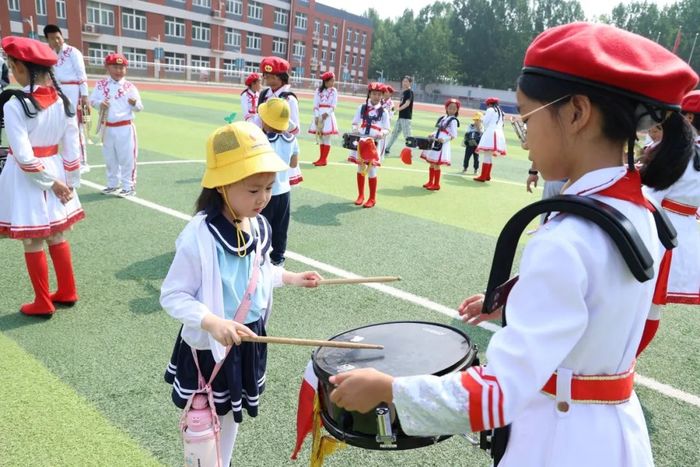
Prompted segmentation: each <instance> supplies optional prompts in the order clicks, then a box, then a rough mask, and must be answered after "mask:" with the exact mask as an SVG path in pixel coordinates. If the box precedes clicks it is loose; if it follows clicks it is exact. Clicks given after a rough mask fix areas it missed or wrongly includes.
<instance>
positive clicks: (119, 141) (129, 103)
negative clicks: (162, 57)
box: [90, 53, 143, 196]
mask: <svg viewBox="0 0 700 467" xmlns="http://www.w3.org/2000/svg"><path fill="white" fill-rule="evenodd" d="M128 64H129V62H128V61H127V60H126V58H125V57H124V56H123V55H122V54H118V53H111V54H109V55H107V57H105V66H106V68H107V72H108V73H109V78H103V79H101V80H100V81H98V82H97V84H96V85H95V89H93V90H92V95H91V96H90V104H91V105H92V106H93V107H94V108H96V109H100V116H101V119H103V120H104V121H101V122H100V124H101V126H102V131H104V137H103V146H102V155H103V156H104V158H105V170H106V172H107V187H106V188H105V189H104V190H102V193H104V194H110V193H117V192H118V194H119V195H120V196H133V195H135V194H136V159H137V158H138V150H139V147H138V144H137V140H136V126H134V118H135V115H134V112H140V111H142V110H143V103H142V102H141V96H140V95H139V91H138V89H136V86H134V85H133V84H132V83H131V82H129V81H127V80H126V78H125V76H126V67H127V65H128ZM120 183H121V187H122V189H121V191H118V190H119V184H120Z"/></svg>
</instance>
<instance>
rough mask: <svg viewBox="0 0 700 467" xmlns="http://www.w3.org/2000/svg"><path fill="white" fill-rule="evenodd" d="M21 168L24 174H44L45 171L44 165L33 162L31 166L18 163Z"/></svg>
mask: <svg viewBox="0 0 700 467" xmlns="http://www.w3.org/2000/svg"><path fill="white" fill-rule="evenodd" d="M17 164H18V165H19V168H20V169H22V171H24V172H42V171H43V170H44V165H43V164H42V163H41V162H38V161H37V162H32V163H29V164H22V163H21V162H19V161H17Z"/></svg>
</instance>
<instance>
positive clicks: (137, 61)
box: [122, 10, 148, 70]
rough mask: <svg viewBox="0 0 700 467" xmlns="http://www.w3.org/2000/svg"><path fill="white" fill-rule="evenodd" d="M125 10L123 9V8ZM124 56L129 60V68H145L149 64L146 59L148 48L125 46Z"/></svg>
mask: <svg viewBox="0 0 700 467" xmlns="http://www.w3.org/2000/svg"><path fill="white" fill-rule="evenodd" d="M122 11H123V10H122ZM123 50H124V56H125V57H126V59H127V60H128V61H129V68H134V69H139V70H145V69H146V68H147V66H148V65H146V63H147V59H146V49H137V48H135V47H124V49H123Z"/></svg>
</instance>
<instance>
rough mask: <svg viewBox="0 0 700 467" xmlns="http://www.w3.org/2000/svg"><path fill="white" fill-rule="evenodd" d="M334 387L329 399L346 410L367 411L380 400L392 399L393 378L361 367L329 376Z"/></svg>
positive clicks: (387, 400) (388, 401) (388, 400)
mask: <svg viewBox="0 0 700 467" xmlns="http://www.w3.org/2000/svg"><path fill="white" fill-rule="evenodd" d="M330 382H331V384H333V385H335V389H334V390H333V391H332V392H331V401H333V403H334V404H336V405H337V406H339V407H343V408H345V409H347V410H351V411H358V412H361V413H367V412H369V411H370V410H372V409H373V408H375V407H376V406H377V405H379V404H380V403H382V402H387V403H391V402H392V400H393V398H394V397H393V390H392V384H393V382H394V378H393V377H392V376H389V375H387V374H384V373H382V372H380V371H377V370H375V369H374V368H362V369H360V370H352V371H348V372H344V373H339V374H337V375H334V376H331V378H330Z"/></svg>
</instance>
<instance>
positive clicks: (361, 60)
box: [360, 56, 365, 67]
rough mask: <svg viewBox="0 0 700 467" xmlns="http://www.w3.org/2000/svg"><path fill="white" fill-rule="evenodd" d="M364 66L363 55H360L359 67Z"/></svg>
mask: <svg viewBox="0 0 700 467" xmlns="http://www.w3.org/2000/svg"><path fill="white" fill-rule="evenodd" d="M364 66H365V57H364V56H362V57H360V67H364Z"/></svg>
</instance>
